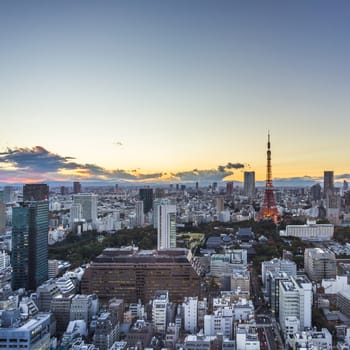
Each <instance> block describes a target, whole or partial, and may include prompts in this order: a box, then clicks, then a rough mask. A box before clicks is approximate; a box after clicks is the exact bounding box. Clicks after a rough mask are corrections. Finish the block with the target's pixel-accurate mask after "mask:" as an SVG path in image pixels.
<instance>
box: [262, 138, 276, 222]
mask: <svg viewBox="0 0 350 350" xmlns="http://www.w3.org/2000/svg"><path fill="white" fill-rule="evenodd" d="M266 154H267V167H266V168H267V171H266V185H265V192H264V202H263V205H262V207H261V209H260V212H259V214H258V216H257V219H258V220H262V219H271V220H273V221H274V222H275V223H277V221H278V218H279V216H280V215H279V213H278V210H277V207H276V202H275V195H274V189H273V184H272V166H271V143H270V133H269V134H268V139H267V153H266Z"/></svg>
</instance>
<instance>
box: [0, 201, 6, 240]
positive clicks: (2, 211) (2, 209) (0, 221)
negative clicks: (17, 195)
mask: <svg viewBox="0 0 350 350" xmlns="http://www.w3.org/2000/svg"><path fill="white" fill-rule="evenodd" d="M5 231H6V205H5V204H4V203H3V202H1V201H0V234H3V233H5Z"/></svg>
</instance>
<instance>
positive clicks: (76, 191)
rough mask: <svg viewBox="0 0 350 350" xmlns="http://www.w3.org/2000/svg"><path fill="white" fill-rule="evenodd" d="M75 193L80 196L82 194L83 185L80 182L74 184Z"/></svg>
mask: <svg viewBox="0 0 350 350" xmlns="http://www.w3.org/2000/svg"><path fill="white" fill-rule="evenodd" d="M73 193H74V194H78V193H81V183H80V182H78V181H75V182H73Z"/></svg>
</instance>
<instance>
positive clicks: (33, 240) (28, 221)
mask: <svg viewBox="0 0 350 350" xmlns="http://www.w3.org/2000/svg"><path fill="white" fill-rule="evenodd" d="M25 186H28V185H25ZM45 186H46V188H47V193H48V186H47V185H45ZM27 188H28V187H27ZM37 190H38V193H35V191H33V188H31V189H30V193H31V195H30V196H31V197H30V198H42V196H45V191H44V190H45V188H44V187H43V186H39V187H37ZM24 192H25V189H23V193H24ZM25 198H28V197H25ZM46 198H47V197H46ZM48 227H49V202H48V200H38V201H25V202H23V203H21V205H20V206H19V207H15V208H13V212H12V268H13V275H12V288H13V289H18V288H26V289H29V290H35V289H36V288H37V286H39V285H40V284H42V283H43V282H45V281H46V280H47V279H48V244H47V235H48Z"/></svg>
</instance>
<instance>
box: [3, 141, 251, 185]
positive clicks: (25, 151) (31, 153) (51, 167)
mask: <svg viewBox="0 0 350 350" xmlns="http://www.w3.org/2000/svg"><path fill="white" fill-rule="evenodd" d="M1 166H2V169H1V170H0V172H1V174H0V179H1V178H5V177H6V176H7V177H11V178H18V177H22V178H29V177H30V176H32V177H35V178H39V177H40V178H47V179H48V180H50V179H51V180H54V179H57V178H59V179H70V178H84V179H86V180H107V181H126V182H127V181H140V182H141V181H146V180H147V181H160V180H162V178H163V177H164V176H167V178H168V179H169V181H183V182H191V181H202V182H205V181H208V182H209V181H222V180H223V179H224V178H225V177H227V176H230V175H232V174H233V172H232V169H239V168H242V167H244V165H243V164H240V163H227V164H226V165H223V166H222V165H220V166H219V167H218V168H217V169H207V170H199V169H193V170H191V171H183V172H178V173H174V174H171V173H169V174H167V173H162V172H156V173H152V174H143V173H141V172H140V171H139V170H138V169H132V170H123V169H114V170H109V169H105V168H103V167H101V166H98V165H96V164H90V163H86V164H80V163H77V162H75V161H74V158H73V157H64V156H60V155H58V154H55V153H52V152H50V151H48V150H46V149H45V148H43V147H41V146H36V147H33V148H8V149H7V150H6V151H4V152H1V153H0V167H1ZM6 168H8V169H9V170H6Z"/></svg>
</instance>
